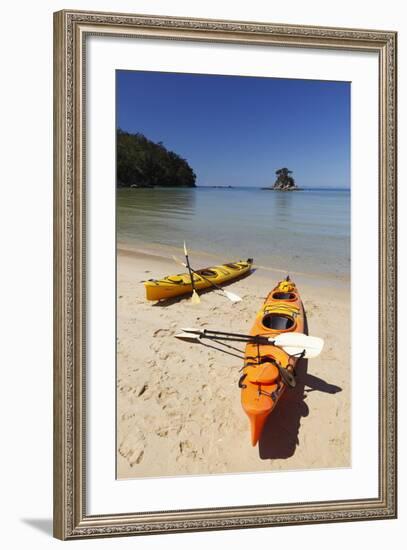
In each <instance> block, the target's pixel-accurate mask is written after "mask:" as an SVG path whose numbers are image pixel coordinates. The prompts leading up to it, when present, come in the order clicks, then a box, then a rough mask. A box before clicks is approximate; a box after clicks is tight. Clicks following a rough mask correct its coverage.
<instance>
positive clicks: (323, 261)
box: [117, 187, 350, 278]
mask: <svg viewBox="0 0 407 550" xmlns="http://www.w3.org/2000/svg"><path fill="white" fill-rule="evenodd" d="M184 239H185V240H186V241H187V243H188V246H189V249H190V251H191V256H192V255H193V253H194V252H196V253H198V252H206V253H210V254H214V255H217V256H219V257H221V258H222V259H224V260H225V261H226V260H228V261H233V260H238V259H246V258H249V257H253V258H254V259H255V262H256V263H257V265H263V266H266V267H272V268H276V269H282V270H285V271H287V272H292V273H295V272H296V273H310V274H323V275H328V276H329V275H331V276H336V277H341V278H348V277H349V273H350V191H349V190H326V189H312V190H303V191H296V192H281V191H280V192H278V191H264V190H261V189H257V188H256V189H255V188H234V189H227V188H223V189H214V188H205V187H198V188H194V189H160V188H155V189H118V191H117V240H118V242H122V243H126V244H129V245H132V246H135V247H137V246H140V245H143V246H144V248H145V246H146V245H148V244H151V245H170V246H174V247H179V248H180V250H181V249H182V245H183V241H184Z"/></svg>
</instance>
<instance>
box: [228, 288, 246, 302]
mask: <svg viewBox="0 0 407 550" xmlns="http://www.w3.org/2000/svg"><path fill="white" fill-rule="evenodd" d="M223 293H224V294H225V296H227V297H228V298H229V300H230V301H231V302H241V301H242V299H241V297H240V296H238V295H237V294H234V293H233V292H229V290H223Z"/></svg>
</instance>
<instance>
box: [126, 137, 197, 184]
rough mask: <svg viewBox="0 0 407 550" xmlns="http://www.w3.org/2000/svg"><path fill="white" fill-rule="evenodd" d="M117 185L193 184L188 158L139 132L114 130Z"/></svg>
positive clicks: (194, 176)
mask: <svg viewBox="0 0 407 550" xmlns="http://www.w3.org/2000/svg"><path fill="white" fill-rule="evenodd" d="M116 143H117V185H118V186H119V187H131V186H134V187H154V186H160V187H195V180H196V175H195V173H194V171H193V170H192V168H191V167H190V166H189V164H188V162H187V161H186V160H185V159H183V158H181V157H180V156H179V155H177V154H176V153H174V152H173V151H168V150H167V149H166V148H165V147H164V145H163V144H162V143H161V142H159V143H154V142H152V141H150V140H149V139H147V138H146V137H145V136H144V135H143V134H139V133H137V134H129V133H128V132H124V131H123V130H120V129H118V130H117V141H116Z"/></svg>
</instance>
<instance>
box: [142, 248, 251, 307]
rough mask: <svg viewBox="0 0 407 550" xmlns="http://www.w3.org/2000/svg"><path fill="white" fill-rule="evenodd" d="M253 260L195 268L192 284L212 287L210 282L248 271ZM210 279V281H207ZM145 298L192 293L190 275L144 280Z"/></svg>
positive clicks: (228, 278)
mask: <svg viewBox="0 0 407 550" xmlns="http://www.w3.org/2000/svg"><path fill="white" fill-rule="evenodd" d="M252 265H253V260H252V259H251V258H249V259H248V260H247V261H244V262H243V261H239V262H235V263H230V264H222V265H216V266H214V267H205V268H204V269H197V270H196V271H195V273H193V278H194V285H195V288H196V289H197V290H201V289H205V288H210V287H212V285H211V282H213V283H215V284H216V285H221V284H223V283H227V282H229V281H232V280H233V279H237V278H238V277H241V276H242V275H244V274H245V273H248V272H249V271H250V270H251V268H252ZM201 274H202V277H201ZM209 281H210V282H209ZM144 286H145V287H146V297H147V300H166V299H167V298H173V297H174V296H181V295H182V294H188V293H189V294H190V293H192V285H191V277H190V276H189V274H188V273H180V274H179V275H169V276H168V277H164V278H163V279H150V280H149V281H145V282H144Z"/></svg>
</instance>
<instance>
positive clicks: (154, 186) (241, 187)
mask: <svg viewBox="0 0 407 550" xmlns="http://www.w3.org/2000/svg"><path fill="white" fill-rule="evenodd" d="M116 188H117V189H118V190H120V191H121V190H128V189H132V190H134V189H161V190H162V189H245V190H248V189H253V190H262V191H263V190H264V191H284V192H285V191H347V192H350V187H296V188H295V189H273V188H272V187H257V186H244V185H195V186H194V187H189V186H179V185H174V186H169V185H162V186H160V185H151V186H137V187H125V186H120V185H118V186H117V187H116Z"/></svg>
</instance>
